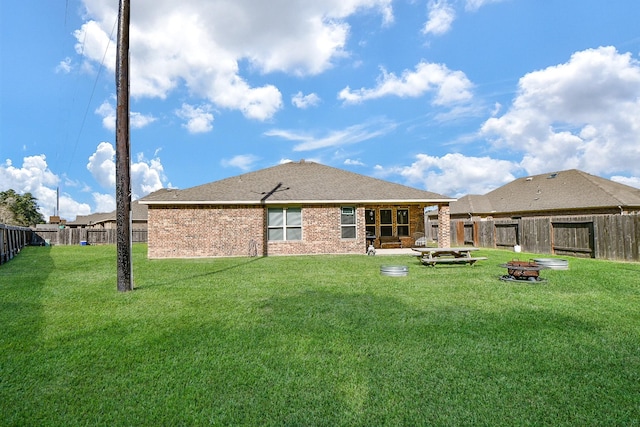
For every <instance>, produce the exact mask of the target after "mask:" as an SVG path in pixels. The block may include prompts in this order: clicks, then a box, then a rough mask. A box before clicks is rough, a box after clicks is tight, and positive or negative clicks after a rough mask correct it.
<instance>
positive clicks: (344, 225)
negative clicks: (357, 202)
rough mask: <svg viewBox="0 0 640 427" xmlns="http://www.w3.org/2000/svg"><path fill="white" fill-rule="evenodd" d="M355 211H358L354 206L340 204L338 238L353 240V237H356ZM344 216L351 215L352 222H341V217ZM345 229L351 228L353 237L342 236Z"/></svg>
mask: <svg viewBox="0 0 640 427" xmlns="http://www.w3.org/2000/svg"><path fill="white" fill-rule="evenodd" d="M349 210H350V211H351V213H349ZM357 212H358V210H357V209H356V207H355V206H341V207H340V239H343V240H355V239H357V238H358V218H357ZM345 216H352V217H353V222H352V223H345V222H342V221H343V218H344V217H345ZM346 229H353V237H344V236H345V230H346Z"/></svg>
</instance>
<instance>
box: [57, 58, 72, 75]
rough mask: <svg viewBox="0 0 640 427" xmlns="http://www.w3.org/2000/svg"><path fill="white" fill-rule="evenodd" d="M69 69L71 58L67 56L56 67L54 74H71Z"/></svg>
mask: <svg viewBox="0 0 640 427" xmlns="http://www.w3.org/2000/svg"><path fill="white" fill-rule="evenodd" d="M71 68H72V65H71V58H69V57H68V56H67V57H66V58H65V59H63V60H62V61H60V63H59V64H58V66H57V67H56V72H57V73H63V74H69V73H70V72H71Z"/></svg>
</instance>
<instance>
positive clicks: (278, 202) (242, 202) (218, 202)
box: [140, 198, 456, 206]
mask: <svg viewBox="0 0 640 427" xmlns="http://www.w3.org/2000/svg"><path fill="white" fill-rule="evenodd" d="M454 201H456V199H449V198H442V199H363V200H267V201H265V202H261V201H259V200H224V201H221V200H174V201H170V200H141V201H140V204H144V205H149V206H169V205H172V206H175V205H183V206H187V205H257V206H259V205H282V204H309V205H314V204H315V205H321V204H354V203H356V204H381V203H384V204H403V203H404V204H429V203H451V202H454Z"/></svg>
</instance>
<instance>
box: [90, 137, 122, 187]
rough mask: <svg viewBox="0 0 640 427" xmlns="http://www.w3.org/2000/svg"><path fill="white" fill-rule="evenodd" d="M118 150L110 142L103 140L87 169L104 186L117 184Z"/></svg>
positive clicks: (91, 157)
mask: <svg viewBox="0 0 640 427" xmlns="http://www.w3.org/2000/svg"><path fill="white" fill-rule="evenodd" d="M115 158H116V150H115V148H114V147H113V145H111V143H109V142H101V143H100V144H98V147H97V149H96V151H95V153H93V154H92V155H91V156H89V163H87V169H88V170H89V172H91V175H93V177H94V178H95V180H96V181H98V184H100V186H101V187H103V188H114V187H115V185H116V162H115Z"/></svg>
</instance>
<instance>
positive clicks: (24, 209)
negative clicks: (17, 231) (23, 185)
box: [0, 189, 45, 227]
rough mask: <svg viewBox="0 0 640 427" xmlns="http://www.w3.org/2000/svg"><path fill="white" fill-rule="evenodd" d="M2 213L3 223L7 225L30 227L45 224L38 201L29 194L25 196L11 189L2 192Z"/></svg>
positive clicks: (0, 206)
mask: <svg viewBox="0 0 640 427" xmlns="http://www.w3.org/2000/svg"><path fill="white" fill-rule="evenodd" d="M0 212H1V215H0V216H2V217H3V218H2V222H6V223H7V224H12V225H22V226H24V227H28V226H30V225H36V224H42V223H44V222H45V221H44V217H43V216H42V214H41V213H40V212H38V199H36V198H35V197H33V195H32V194H31V193H28V192H27V193H24V194H23V195H20V194H18V193H16V192H15V191H14V190H11V189H10V190H7V191H2V192H0Z"/></svg>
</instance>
